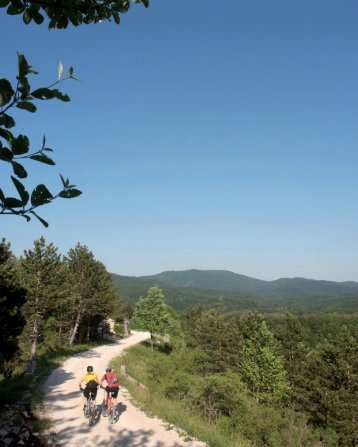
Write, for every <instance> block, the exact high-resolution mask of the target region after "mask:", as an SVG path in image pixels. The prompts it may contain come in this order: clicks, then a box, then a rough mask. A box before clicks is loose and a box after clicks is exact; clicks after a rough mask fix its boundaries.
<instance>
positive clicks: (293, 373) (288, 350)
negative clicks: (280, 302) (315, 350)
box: [275, 312, 308, 399]
mask: <svg viewBox="0 0 358 447" xmlns="http://www.w3.org/2000/svg"><path fill="white" fill-rule="evenodd" d="M275 336H276V338H277V339H278V340H279V342H280V347H281V353H282V356H283V358H284V366H285V370H286V372H287V379H288V381H289V383H290V385H291V386H292V393H293V398H294V399H296V397H297V396H296V386H297V385H298V383H299V382H300V381H301V378H302V375H304V373H305V364H306V355H307V353H308V347H307V346H306V344H305V342H304V340H305V338H306V334H305V331H304V328H303V326H302V325H301V323H300V322H299V320H298V318H297V317H295V316H294V315H292V314H290V313H289V312H286V313H285V319H284V324H283V325H281V326H280V327H279V328H278V329H277V331H276V332H275Z"/></svg>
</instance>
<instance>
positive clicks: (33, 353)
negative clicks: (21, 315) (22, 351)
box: [27, 315, 39, 374]
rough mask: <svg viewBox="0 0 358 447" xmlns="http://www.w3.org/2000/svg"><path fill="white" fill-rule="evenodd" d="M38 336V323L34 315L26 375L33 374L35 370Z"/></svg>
mask: <svg viewBox="0 0 358 447" xmlns="http://www.w3.org/2000/svg"><path fill="white" fill-rule="evenodd" d="M38 335H39V323H38V316H37V315H36V316H35V321H34V325H33V327H32V344H31V354H30V361H29V363H28V365H27V374H33V373H34V372H35V369H36V350H37V339H38Z"/></svg>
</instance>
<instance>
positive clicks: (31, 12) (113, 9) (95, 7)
mask: <svg viewBox="0 0 358 447" xmlns="http://www.w3.org/2000/svg"><path fill="white" fill-rule="evenodd" d="M133 2H134V3H143V5H144V6H145V7H146V8H147V7H148V6H149V0H133ZM129 7H130V0H72V1H68V0H0V8H7V9H6V12H7V14H9V15H19V14H22V18H23V21H24V23H25V24H29V23H30V22H31V21H34V22H35V23H36V24H38V25H40V24H41V23H43V21H44V15H43V13H44V14H45V15H47V17H48V18H49V20H50V21H49V28H67V26H68V24H69V23H72V25H74V26H78V25H81V24H82V23H85V24H89V23H98V22H101V21H103V20H111V19H113V20H114V21H115V22H116V23H117V24H119V22H120V14H123V13H125V12H127V11H128V9H129Z"/></svg>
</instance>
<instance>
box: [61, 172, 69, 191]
mask: <svg viewBox="0 0 358 447" xmlns="http://www.w3.org/2000/svg"><path fill="white" fill-rule="evenodd" d="M60 177H61V181H62V184H63V187H64V188H66V187H67V183H68V179H67V182H66V181H65V179H64V178H63V177H62V175H61V174H60Z"/></svg>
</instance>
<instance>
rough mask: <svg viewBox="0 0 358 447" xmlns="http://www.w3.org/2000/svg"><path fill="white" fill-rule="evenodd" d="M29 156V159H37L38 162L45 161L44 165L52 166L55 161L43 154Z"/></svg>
mask: <svg viewBox="0 0 358 447" xmlns="http://www.w3.org/2000/svg"><path fill="white" fill-rule="evenodd" d="M29 158H31V160H36V161H39V162H40V163H45V164H46V165H51V166H54V165H55V164H56V163H55V162H54V161H53V160H52V158H50V157H48V156H47V155H45V154H37V155H31V156H30V157H29Z"/></svg>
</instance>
